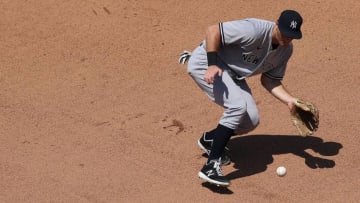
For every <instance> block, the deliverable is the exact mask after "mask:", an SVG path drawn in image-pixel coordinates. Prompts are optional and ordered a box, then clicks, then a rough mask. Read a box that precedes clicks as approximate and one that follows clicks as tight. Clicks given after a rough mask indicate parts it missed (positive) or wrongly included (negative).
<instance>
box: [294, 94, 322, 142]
mask: <svg viewBox="0 0 360 203" xmlns="http://www.w3.org/2000/svg"><path fill="white" fill-rule="evenodd" d="M294 104H295V105H294V107H293V108H292V109H291V111H290V114H291V121H292V123H293V124H294V126H295V127H296V128H297V130H298V131H299V133H300V135H301V136H304V137H305V136H308V135H312V134H313V133H314V132H315V131H316V130H317V129H318V128H319V109H318V108H317V107H316V106H315V105H314V104H313V103H311V102H305V101H302V100H300V99H297V100H295V102H294Z"/></svg>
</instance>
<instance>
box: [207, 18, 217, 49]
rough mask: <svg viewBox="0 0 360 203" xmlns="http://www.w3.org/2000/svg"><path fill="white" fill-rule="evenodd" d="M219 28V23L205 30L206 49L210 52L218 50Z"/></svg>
mask: <svg viewBox="0 0 360 203" xmlns="http://www.w3.org/2000/svg"><path fill="white" fill-rule="evenodd" d="M219 46H220V30H219V25H211V26H209V27H208V29H207V30H206V51H207V52H212V51H217V50H219Z"/></svg>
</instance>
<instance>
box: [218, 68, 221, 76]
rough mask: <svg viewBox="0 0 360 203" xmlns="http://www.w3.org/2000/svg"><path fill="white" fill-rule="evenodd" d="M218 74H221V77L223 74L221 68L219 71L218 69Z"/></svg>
mask: <svg viewBox="0 0 360 203" xmlns="http://www.w3.org/2000/svg"><path fill="white" fill-rule="evenodd" d="M218 75H219V77H221V75H222V70H221V69H220V68H219V71H218Z"/></svg>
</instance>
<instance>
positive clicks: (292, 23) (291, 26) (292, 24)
mask: <svg viewBox="0 0 360 203" xmlns="http://www.w3.org/2000/svg"><path fill="white" fill-rule="evenodd" d="M296 25H297V22H296V21H295V20H293V21H291V23H290V28H292V29H296Z"/></svg>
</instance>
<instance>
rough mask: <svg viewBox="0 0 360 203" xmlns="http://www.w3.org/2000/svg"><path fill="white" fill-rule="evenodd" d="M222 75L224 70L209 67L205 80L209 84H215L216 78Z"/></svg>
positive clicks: (214, 66)
mask: <svg viewBox="0 0 360 203" xmlns="http://www.w3.org/2000/svg"><path fill="white" fill-rule="evenodd" d="M221 75H222V70H221V69H220V68H219V67H218V66H216V65H213V66H209V68H208V69H207V71H206V73H205V75H204V80H205V81H206V82H207V83H208V84H213V83H214V81H215V78H216V76H219V77H220V76H221Z"/></svg>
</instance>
